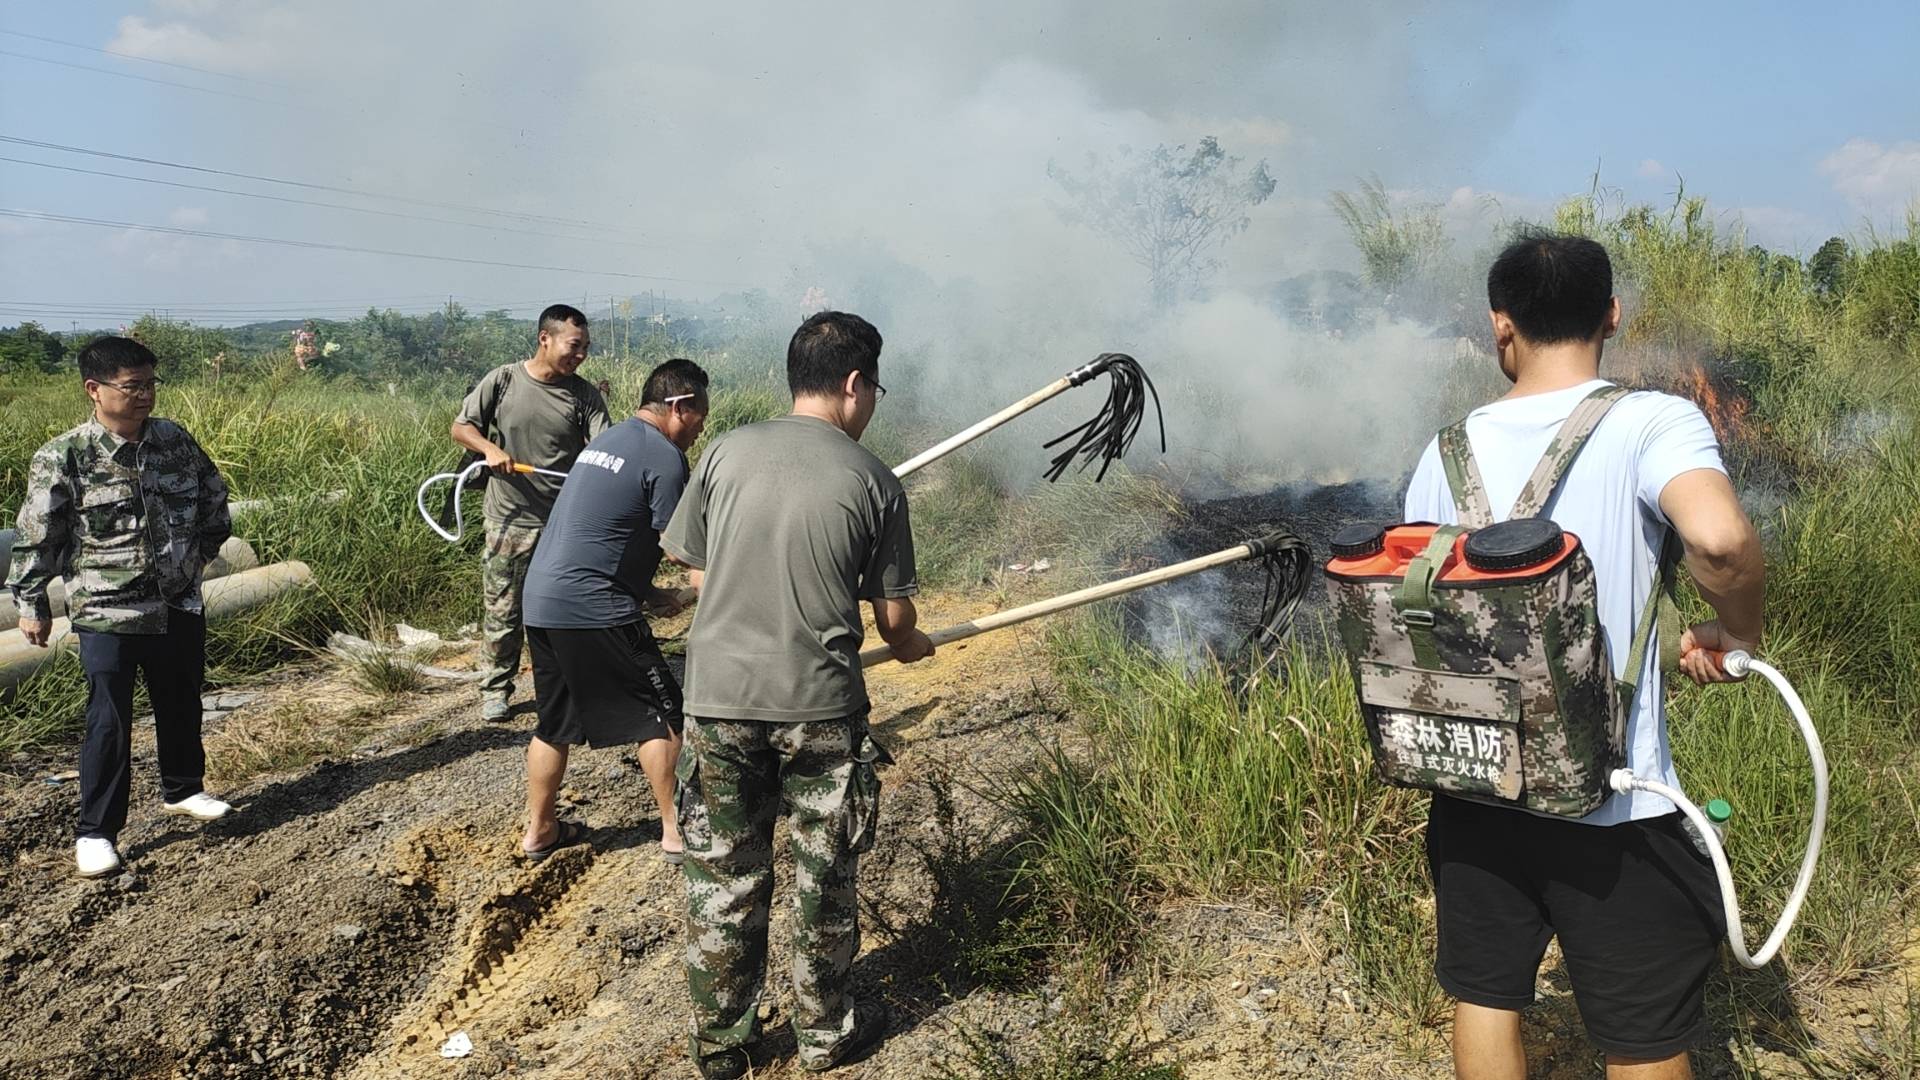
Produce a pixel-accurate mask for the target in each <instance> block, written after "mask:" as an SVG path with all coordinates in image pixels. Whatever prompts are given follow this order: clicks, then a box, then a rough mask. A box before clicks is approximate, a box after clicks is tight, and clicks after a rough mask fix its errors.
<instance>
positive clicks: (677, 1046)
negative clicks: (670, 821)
mask: <svg viewBox="0 0 1920 1080" xmlns="http://www.w3.org/2000/svg"><path fill="white" fill-rule="evenodd" d="M928 608H929V610H928V618H929V619H930V620H931V621H932V622H935V623H940V624H944V623H946V622H949V621H957V620H958V619H961V618H966V617H970V616H973V615H976V614H979V613H981V612H982V611H984V610H985V609H984V608H981V607H980V606H978V605H977V604H972V605H970V604H964V603H957V602H953V601H942V600H939V599H935V600H933V601H932V602H931V603H930V604H929V605H928ZM1036 644H1037V642H1036V640H1035V639H1034V638H1032V637H1031V636H1026V635H1022V634H1021V633H1018V632H1009V633H1003V634H999V635H993V636H991V637H987V638H982V639H979V640H977V641H975V642H970V643H965V644H963V645H960V646H953V647H949V648H948V649H947V650H945V653H944V655H943V656H942V657H941V658H940V660H939V662H938V663H937V664H926V665H920V666H917V667H900V666H898V665H893V666H890V667H888V668H885V669H882V670H881V671H878V672H876V673H875V675H874V676H873V678H872V681H871V685H872V693H873V696H874V700H875V713H874V721H875V726H876V729H877V730H878V731H879V732H880V733H881V737H882V739H883V740H884V741H886V742H887V743H888V744H889V745H890V746H891V747H892V748H893V749H894V751H895V753H896V756H897V757H898V764H897V765H896V766H894V767H893V768H891V769H889V770H888V771H887V773H886V784H887V798H886V803H885V811H884V813H885V817H884V818H883V828H884V829H885V834H884V835H885V840H884V841H883V842H882V844H881V845H880V848H879V849H878V850H877V851H876V852H875V853H874V854H872V855H870V856H868V857H867V858H866V859H864V860H863V861H862V866H861V882H862V903H863V908H864V911H865V915H866V918H865V926H866V942H865V951H864V953H863V955H862V958H861V961H860V963H859V966H858V968H857V973H858V977H859V979H860V981H861V984H862V986H863V987H864V988H866V989H867V990H868V991H869V992H871V991H872V990H874V989H880V990H883V991H884V992H887V993H888V994H889V995H890V996H892V997H894V998H895V1000H896V1004H898V1005H900V1006H901V1008H900V1009H899V1010H897V1011H898V1015H897V1017H896V1024H895V1038H894V1039H893V1041H892V1042H890V1043H889V1045H888V1047H887V1048H886V1049H885V1050H883V1051H882V1052H881V1053H880V1054H879V1055H877V1056H876V1057H874V1058H873V1059H872V1060H871V1061H870V1062H867V1063H864V1064H862V1065H861V1066H859V1067H857V1068H855V1069H850V1070H847V1071H846V1072H845V1073H844V1075H849V1076H903V1077H904V1076H920V1075H927V1074H928V1073H929V1072H930V1071H931V1065H930V1064H929V1063H930V1062H931V1061H932V1060H934V1059H935V1058H936V1057H937V1056H938V1053H939V1051H937V1050H934V1049H930V1048H929V1046H930V1044H932V1043H937V1042H941V1041H942V1040H938V1039H929V1038H923V1037H919V1036H918V1035H917V1033H918V1032H919V1031H920V1029H921V1028H922V1027H923V1025H924V1021H926V1020H927V1019H928V1018H929V1017H930V1016H932V1015H933V1014H934V1013H936V1012H937V1011H938V1009H939V1007H940V1005H941V1002H940V1001H939V999H938V995H937V992H936V991H935V990H934V984H935V982H936V981H937V979H938V977H939V975H940V972H941V970H942V969H943V967H944V965H945V964H946V963H947V958H946V957H945V956H944V955H943V954H942V950H941V949H940V944H941V937H942V934H941V931H940V929H939V928H937V927H934V926H931V925H930V924H929V923H928V918H929V916H930V915H932V914H933V913H934V912H935V910H936V908H937V907H938V906H939V905H940V904H941V902H942V898H941V895H940V890H941V883H940V882H937V881H935V880H934V879H933V876H932V872H931V871H930V870H929V866H931V865H933V863H932V862H931V861H930V860H929V859H928V858H924V857H923V856H924V855H926V854H927V853H930V852H931V853H939V852H951V851H953V850H956V844H957V845H959V846H960V847H961V848H970V847H971V846H972V845H974V844H975V843H977V841H978V838H979V837H980V836H981V835H984V833H985V831H986V830H987V829H989V828H991V822H992V821H993V814H992V813H991V812H990V809H989V808H988V807H987V806H986V805H985V804H984V803H983V801H982V800H980V799H979V797H978V796H976V795H974V794H971V793H969V792H968V791H967V790H965V789H964V788H963V787H961V786H959V785H957V784H955V783H953V782H952V781H953V778H955V777H972V776H978V775H981V773H982V771H983V770H989V769H993V768H998V767H1002V766H1005V765H1007V764H1009V763H1011V762H1012V761H1013V760H1015V759H1017V757H1018V756H1019V754H1020V753H1021V752H1022V751H1021V749H1020V746H1019V745H1018V741H1017V740H1013V739H1009V738H1008V737H1007V736H1009V735H1010V734H1012V733H1014V732H1021V731H1026V730H1030V729H1033V728H1035V727H1036V726H1044V725H1051V724H1054V723H1057V719H1058V718H1057V717H1055V716H1053V715H1052V714H1050V713H1048V712H1047V711H1046V707H1045V703H1044V695H1043V693H1042V692H1041V680H1042V678H1043V671H1042V666H1041V664H1040V661H1039V660H1038V655H1037V652H1035V651H1034V649H1033V647H1034V646H1035V645H1036ZM276 711H277V713H278V714H279V715H278V716H276ZM369 712H373V713H377V714H378V719H377V720H376V721H373V722H369V721H368V719H367V716H368V713H369ZM289 714H291V715H292V716H293V718H294V720H295V721H296V722H298V723H299V724H302V725H306V726H309V727H317V726H325V725H329V724H333V725H336V726H338V727H339V728H340V730H342V731H346V732H349V733H351V734H354V735H359V736H362V738H360V740H359V745H357V746H353V745H347V746H343V747H341V748H340V749H339V750H338V751H336V752H335V753H333V754H332V756H330V757H328V758H326V759H324V760H321V761H318V762H316V763H314V764H311V765H309V766H306V767H304V768H300V769H297V770H293V771H290V772H284V773H279V774H269V775H265V776H262V777H259V778H257V779H253V780H249V781H246V782H244V783H242V784H241V785H239V786H238V787H237V788H236V787H233V786H230V785H227V784H222V783H221V782H220V781H221V778H220V777H219V776H218V774H217V772H216V774H215V775H213V776H211V777H210V786H212V787H214V788H215V789H217V790H220V791H223V792H225V793H227V794H228V795H229V797H230V798H232V800H233V801H234V803H235V805H236V807H237V812H236V813H235V814H234V815H233V816H232V817H231V818H229V819H228V820H227V821H225V822H221V823H219V824H217V825H215V826H212V827H209V828H204V829H203V828H200V827H197V826H196V827H189V826H185V825H182V824H178V823H176V822H175V820H174V819H169V818H164V817H160V816H158V815H157V814H156V813H155V811H156V810H157V809H158V807H157V805H155V803H154V801H153V800H152V799H151V788H152V785H153V783H154V780H153V764H152V760H151V753H152V743H151V738H152V737H151V731H150V729H149V730H148V731H147V732H145V733H144V734H143V735H142V736H141V738H143V739H144V745H142V746H137V747H136V765H135V769H136V799H135V806H134V812H133V819H132V821H131V823H130V824H129V826H128V828H127V830H126V832H125V833H124V834H123V835H122V838H121V839H122V850H123V853H124V854H125V856H126V858H127V862H128V865H129V868H130V871H131V872H129V873H127V874H124V875H122V876H120V877H117V878H114V879H110V880H107V881H102V882H86V881H81V880H78V879H76V878H74V877H73V876H72V874H71V863H70V860H71V857H72V856H71V852H72V847H71V840H70V832H69V830H70V821H71V814H72V804H73V798H74V792H73V787H72V785H71V783H58V784H50V783H46V782H44V780H42V779H41V777H42V776H43V775H44V774H46V773H48V772H50V771H55V770H60V769H64V768H68V767H70V766H68V765H67V764H66V763H65V762H64V761H63V760H61V759H57V758H49V759H47V760H45V761H41V762H33V763H27V764H18V765H17V766H16V767H17V769H18V774H17V775H18V779H19V781H20V782H16V783H12V784H9V785H8V786H7V787H6V789H5V794H4V795H3V796H0V865H4V866H6V867H7V874H6V878H7V887H6V888H5V889H4V890H0V987H4V989H5V994H4V996H5V998H6V999H7V1002H8V1007H7V1008H6V1009H5V1011H4V1013H0V1075H7V1076H12V1075H21V1076H43V1077H80V1076H88V1077H158V1076H223V1075H238V1076H281V1075H326V1076H332V1075H344V1076H358V1077H369V1078H371V1077H392V1076H416V1075H417V1076H426V1075H431V1076H435V1077H447V1076H454V1077H465V1076H486V1075H494V1074H496V1073H500V1072H504V1071H507V1070H509V1069H511V1070H512V1071H513V1073H514V1074H515V1075H533V1076H546V1077H581V1076H595V1077H620V1076H636V1077H639V1076H657V1075H691V1071H690V1069H689V1068H688V1065H687V1062H686V1057H685V1050H684V1039H685V1037H684V1030H685V1029H684V1023H685V1020H684V1017H685V1005H684V994H685V986H684V982H683V975H682V969H681V937H682V935H681V918H682V906H681V905H682V902H683V901H682V891H681V878H680V875H679V871H678V870H677V868H674V867H671V866H668V865H667V864H665V863H663V862H662V861H661V860H660V858H659V854H658V839H659V822H658V818H657V815H656V813H655V811H654V809H653V807H652V802H651V798H650V796H649V795H648V793H647V789H646V787H645V783H644V777H642V775H641V774H640V772H639V769H638V768H637V766H636V765H634V764H633V763H632V762H631V761H628V760H624V759H623V758H622V757H621V756H620V755H618V754H616V753H614V752H598V753H595V752H588V753H583V754H581V755H580V756H578V757H577V758H576V759H575V764H574V766H573V768H572V771H571V772H570V774H569V778H568V785H567V788H566V789H565V791H564V792H563V810H565V812H567V813H569V814H570V815H571V816H574V817H576V818H578V819H580V820H582V821H584V822H585V823H586V824H587V825H588V826H589V827H590V828H591V829H592V830H593V833H592V843H591V845H590V846H588V847H582V848H576V849H572V850H568V851H565V852H563V853H561V854H559V855H556V856H555V857H554V858H552V859H550V860H548V861H547V862H545V863H544V864H541V865H539V866H528V865H526V864H524V863H523V862H522V861H520V860H519V859H517V858H515V857H514V852H515V850H516V848H517V842H518V833H517V822H518V820H519V802H520V798H521V793H522V783H523V778H524V770H523V765H522V753H523V748H524V745H525V741H526V737H527V731H528V729H529V728H530V726H531V716H530V715H529V714H522V715H520V716H518V717H516V719H515V720H514V721H513V722H512V723H510V724H507V725H494V726H489V725H485V724H483V723H481V722H480V721H479V720H478V719H477V716H476V715H475V709H474V702H473V697H472V691H471V690H468V689H442V690H434V691H428V692H424V693H421V694H416V695H409V696H407V697H405V698H402V699H398V700H389V701H379V700H375V699H370V698H368V697H367V696H366V695H365V694H362V693H360V692H359V691H356V690H354V689H352V688H351V687H350V686H348V685H347V684H346V683H345V681H344V680H343V679H342V678H340V677H339V676H338V675H329V674H325V673H313V674H311V675H309V676H308V677H305V678H301V679H298V680H294V681H291V682H288V683H286V684H285V685H282V686H280V687H277V688H274V689H271V690H268V691H266V692H263V693H262V694H261V695H260V696H259V697H258V698H257V699H256V700H254V701H253V702H251V703H249V704H248V705H247V706H245V707H244V708H243V709H242V710H241V711H240V712H237V713H235V714H234V715H233V716H232V717H230V718H229V719H228V720H227V721H225V722H224V727H222V728H219V729H215V730H211V731H210V734H209V751H210V754H212V755H213V756H214V758H215V759H216V760H220V759H221V758H222V755H223V751H225V750H230V749H231V746H230V745H229V744H233V743H236V742H239V741H242V740H251V741H258V739H259V738H260V737H261V736H260V735H259V733H258V731H256V730H253V728H250V727H249V726H248V724H247V723H246V721H247V719H248V718H249V717H267V718H271V719H269V720H266V721H263V722H262V724H261V725H255V726H256V727H258V726H265V727H269V728H273V727H285V726H286V723H285V719H284V718H285V717H286V716H287V715H289ZM305 734H306V735H308V736H311V735H312V732H306V733H305ZM282 737H287V736H286V733H284V732H282ZM228 756H231V755H228ZM937 800H938V801H942V802H944V803H946V804H949V805H950V809H949V810H948V811H946V812H936V808H935V805H934V803H935V802H936V801H937ZM942 829H945V830H948V831H952V830H955V829H968V830H971V838H968V839H956V838H954V837H946V838H942V837H941V836H939V835H937V834H938V833H939V831H940V830H942ZM786 887H787V882H786V880H785V879H784V878H783V880H782V881H781V883H780V889H781V890H782V894H781V897H780V901H779V902H780V904H781V905H782V906H780V907H778V908H777V909H776V913H775V917H774V924H773V937H774V944H773V949H774V951H773V956H774V958H775V959H774V968H775V970H774V978H773V980H772V983H773V986H774V987H775V988H778V987H779V986H780V985H781V984H782V983H783V982H784V979H785V964H784V956H785V949H786V943H787V940H788V937H789V925H790V922H789V912H788V911H787V909H786V908H785V906H784V905H785V903H786V898H785V897H786V894H785V892H784V890H785V889H786ZM772 1001H773V1005H772V1011H773V1013H774V1015H773V1018H772V1023H771V1024H770V1025H769V1027H770V1030H774V1031H778V1030H780V1023H781V1020H780V1011H781V1008H782V1006H781V999H780V996H779V994H778V993H777V992H776V994H775V995H773V997H772ZM454 1031H465V1032H467V1033H468V1034H469V1035H470V1037H471V1038H472V1040H473V1042H474V1045H475V1050H474V1052H473V1054H472V1055H471V1056H469V1057H468V1058H466V1059H464V1060H460V1061H447V1060H444V1059H442V1058H441V1057H440V1055H439V1052H438V1050H439V1047H440V1045H441V1044H442V1042H444V1041H445V1039H446V1037H447V1036H448V1035H449V1034H450V1033H452V1032H454ZM788 1041H789V1042H790V1040H788ZM770 1049H771V1052H772V1055H773V1058H774V1064H773V1065H772V1067H771V1068H770V1069H763V1070H762V1075H782V1074H783V1073H784V1072H785V1071H786V1066H785V1065H784V1064H781V1063H780V1062H781V1061H783V1060H784V1059H786V1058H790V1056H791V1054H790V1051H791V1047H790V1045H789V1046H787V1047H784V1048H783V1047H782V1046H781V1045H780V1040H779V1039H777V1038H776V1039H775V1040H773V1044H772V1046H771V1047H770Z"/></svg>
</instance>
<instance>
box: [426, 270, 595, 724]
mask: <svg viewBox="0 0 1920 1080" xmlns="http://www.w3.org/2000/svg"><path fill="white" fill-rule="evenodd" d="M539 331H540V344H539V347H538V348H536V349H535V350H534V354H533V356H532V357H531V358H529V359H527V360H522V361H517V362H515V363H512V364H506V365H504V366H501V367H497V368H494V369H493V370H492V371H489V372H487V373H486V375H484V376H482V377H481V379H480V381H479V382H478V383H475V384H474V387H473V389H472V390H471V391H469V392H468V393H467V397H466V400H465V401H462V402H461V403H460V413H459V415H458V416H456V417H454V421H453V430H452V435H453V441H454V442H455V443H457V444H459V445H460V446H461V447H464V448H465V449H467V450H470V451H472V452H474V453H476V454H479V455H480V456H481V458H482V460H484V461H485V462H486V463H487V466H488V467H489V468H491V469H492V470H493V474H492V475H491V476H489V477H488V478H487V496H486V518H487V547H486V557H485V560H484V561H483V562H482V563H481V564H480V592H481V597H482V603H483V605H484V606H483V610H482V615H481V630H482V633H483V635H484V636H485V638H486V643H487V671H486V677H485V679H484V681H482V682H481V684H480V715H481V717H482V718H484V719H487V720H505V719H506V718H507V707H508V703H509V701H510V699H511V698H512V696H513V677H514V676H515V675H516V674H518V673H519V671H520V644H521V638H522V632H521V620H520V587H521V585H522V583H524V582H525V581H526V579H527V564H528V563H530V562H532V561H533V548H534V545H535V544H537V543H538V542H539V540H540V529H541V527H542V526H544V525H545V524H546V522H547V514H548V513H549V512H550V511H551V510H552V509H553V500H554V499H555V498H556V497H558V495H559V493H560V481H559V480H558V479H556V478H554V477H551V476H542V475H540V474H539V473H533V474H525V473H516V472H514V471H513V466H514V465H515V464H516V463H521V464H526V465H533V466H536V467H538V468H542V469H553V470H555V471H558V472H565V471H567V470H568V469H571V468H572V467H573V462H574V459H575V458H577V457H579V456H580V451H581V450H583V449H585V448H586V445H587V443H589V442H591V441H593V438H594V436H596V435H598V434H600V433H601V432H603V431H605V430H607V428H608V427H610V426H612V421H611V420H609V419H608V417H607V402H606V399H605V398H603V397H601V396H600V391H599V390H596V389H595V388H594V386H593V384H592V383H590V382H588V381H587V380H585V379H583V378H581V377H580V376H579V375H577V374H575V372H577V371H578V370H579V368H580V365H581V364H582V363H584V362H585V361H586V358H587V347H588V345H589V339H588V335H587V317H586V316H585V315H583V314H581V313H580V311H579V309H577V308H572V307H568V306H567V305H565V304H555V305H553V306H552V307H549V308H547V309H546V310H545V311H543V312H541V313H540V322H539Z"/></svg>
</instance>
